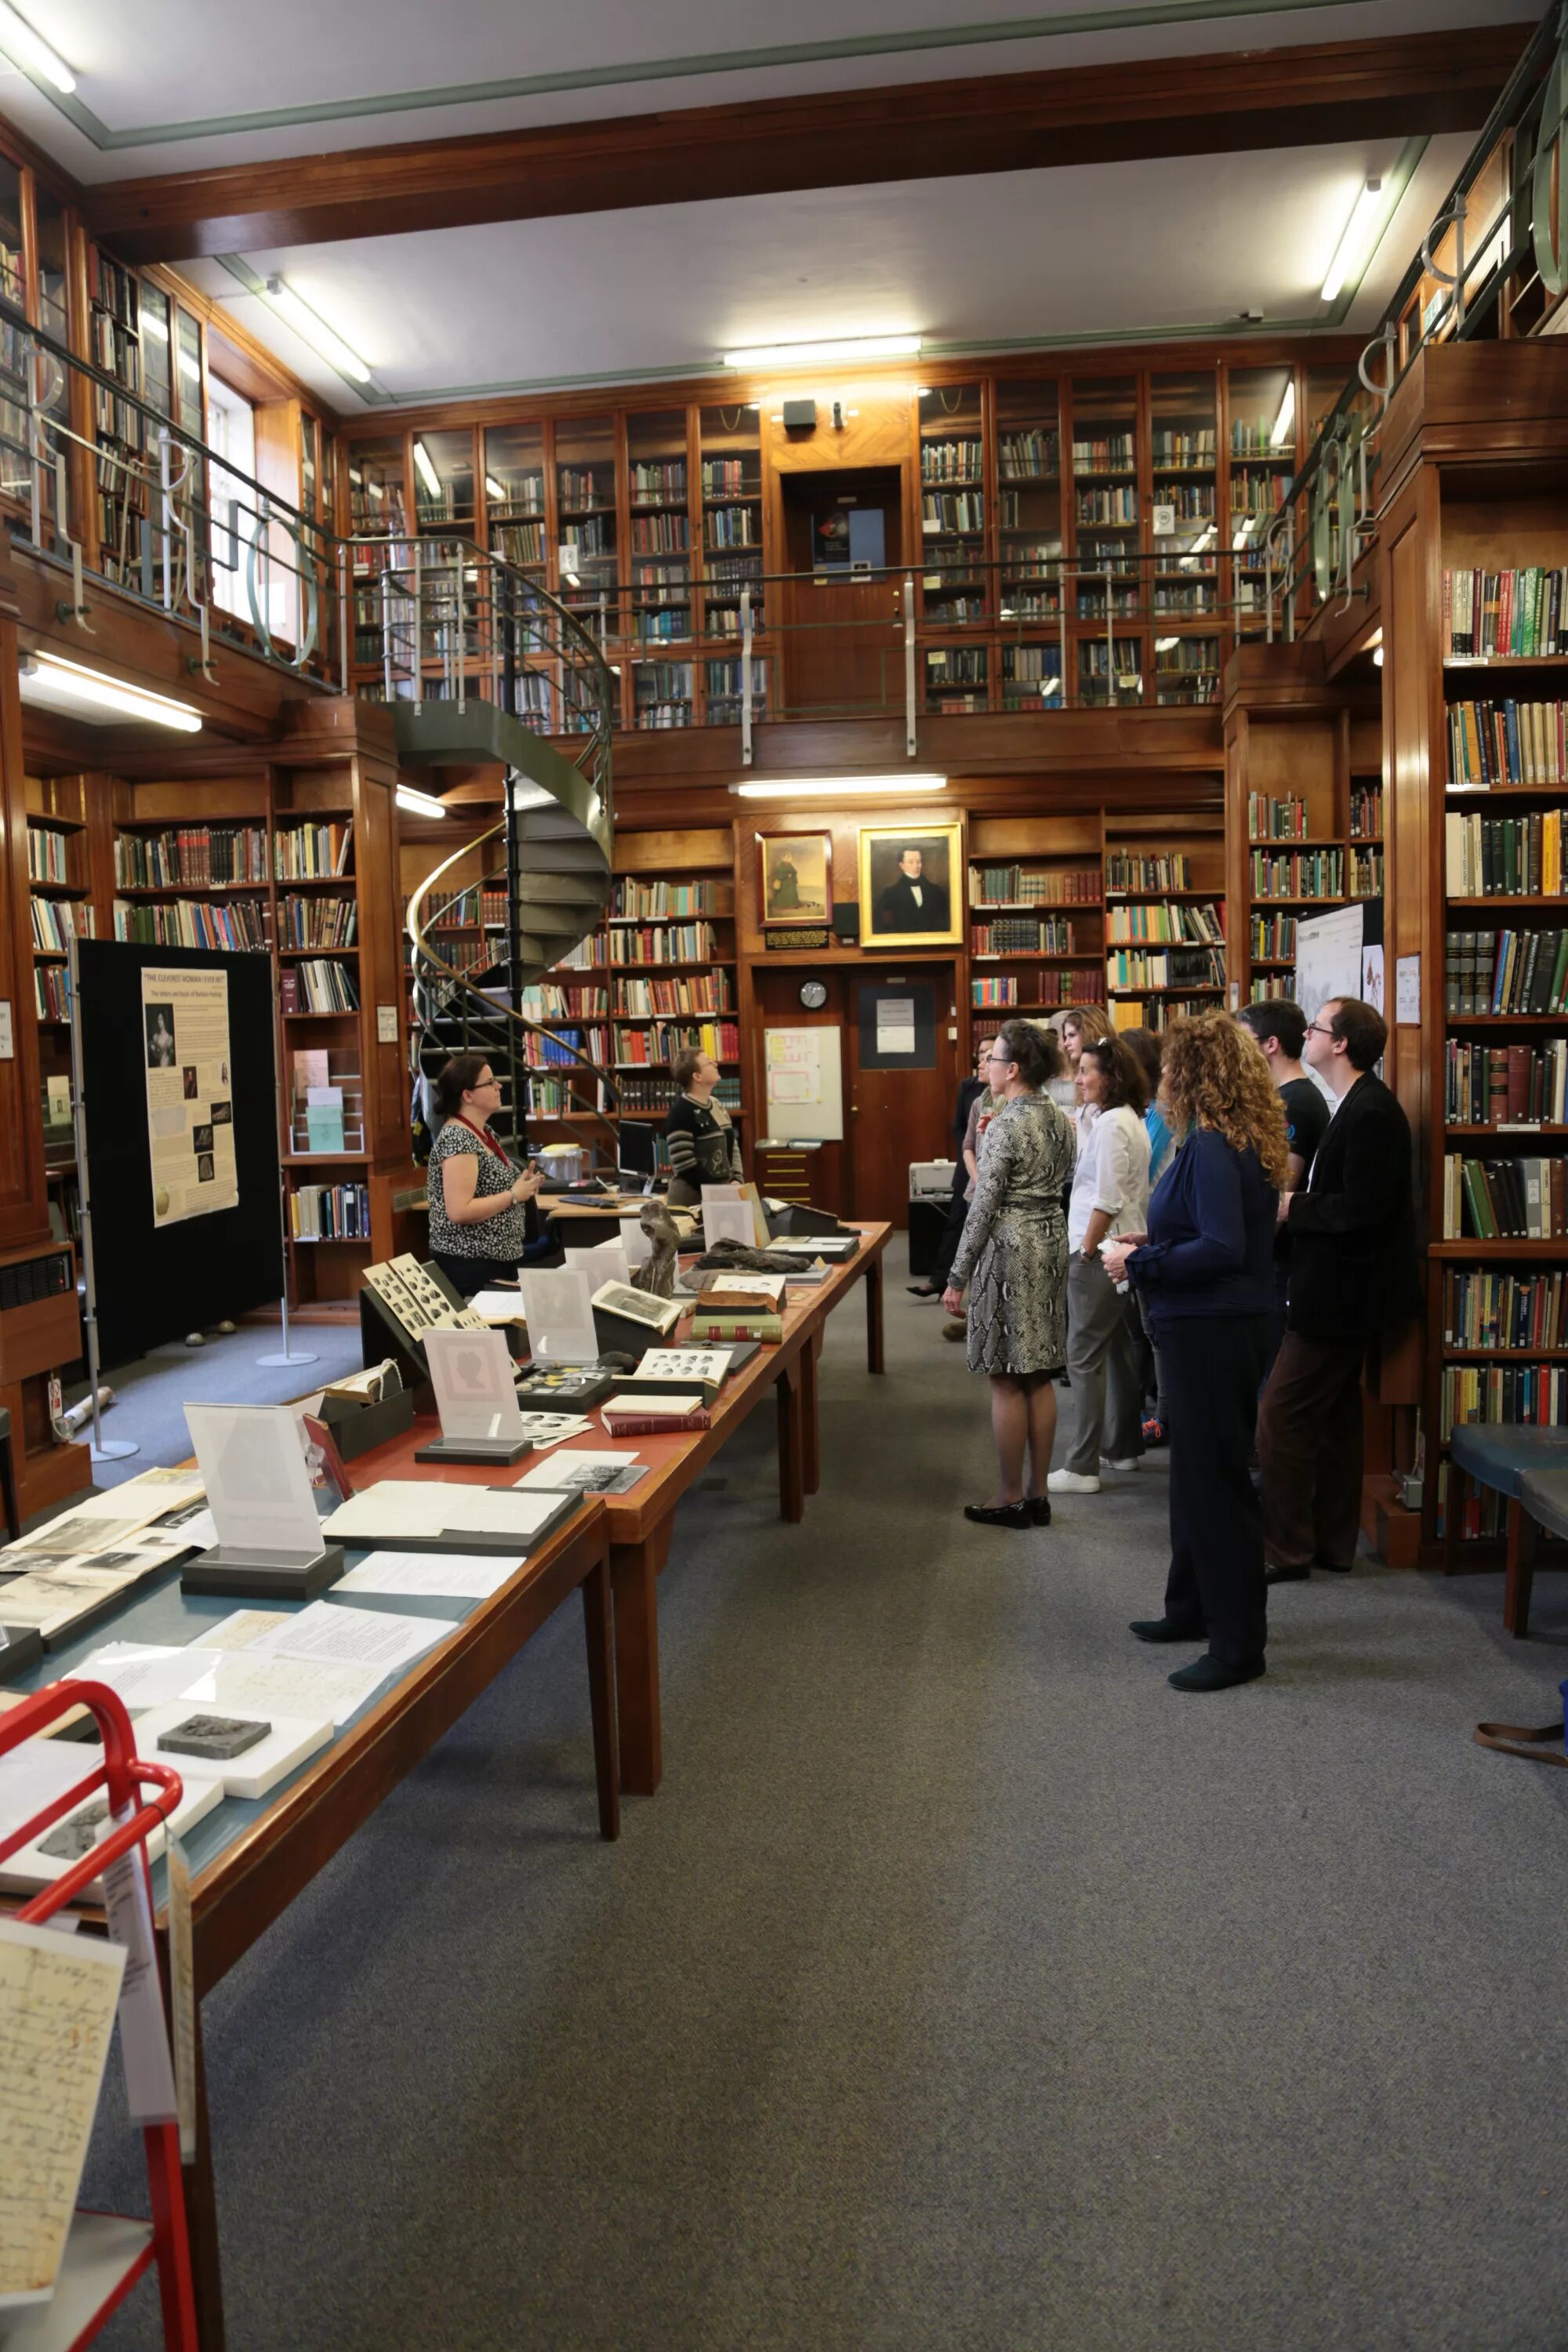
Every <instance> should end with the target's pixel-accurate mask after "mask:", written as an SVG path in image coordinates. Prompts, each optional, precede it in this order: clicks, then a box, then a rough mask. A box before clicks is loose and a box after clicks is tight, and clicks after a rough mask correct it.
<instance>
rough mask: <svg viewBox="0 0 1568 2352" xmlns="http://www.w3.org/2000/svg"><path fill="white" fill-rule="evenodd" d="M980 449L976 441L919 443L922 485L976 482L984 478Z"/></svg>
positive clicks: (981, 449) (981, 448) (982, 454)
mask: <svg viewBox="0 0 1568 2352" xmlns="http://www.w3.org/2000/svg"><path fill="white" fill-rule="evenodd" d="M984 472H985V465H984V450H983V446H982V445H981V443H980V442H978V441H922V442H921V481H922V482H978V481H982V480H984Z"/></svg>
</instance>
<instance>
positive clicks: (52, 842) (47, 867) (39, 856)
mask: <svg viewBox="0 0 1568 2352" xmlns="http://www.w3.org/2000/svg"><path fill="white" fill-rule="evenodd" d="M67 838H68V837H67V835H65V834H63V833H50V832H47V831H46V830H45V828H44V827H43V826H42V825H37V824H30V825H29V826H28V827H27V874H28V877H29V879H30V880H32V881H34V882H68V881H69V880H70V874H69V871H68V867H67V865H66V847H67Z"/></svg>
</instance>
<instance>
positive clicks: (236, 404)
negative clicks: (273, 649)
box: [207, 369, 299, 647]
mask: <svg viewBox="0 0 1568 2352" xmlns="http://www.w3.org/2000/svg"><path fill="white" fill-rule="evenodd" d="M207 446H209V448H211V449H212V450H213V451H214V453H215V456H216V459H217V463H216V464H215V466H214V467H213V484H212V519H213V529H212V547H213V572H212V578H213V602H214V603H215V604H217V605H218V606H219V607H220V608H221V609H222V610H223V611H224V612H226V613H232V614H234V615H235V617H236V619H237V620H241V621H248V622H250V623H252V624H253V625H254V623H255V619H256V615H257V613H258V612H259V613H260V614H262V615H263V616H264V618H265V620H266V622H267V626H268V630H269V632H270V633H271V635H272V636H273V637H274V638H275V639H276V640H277V641H278V643H279V645H280V646H290V647H291V646H293V644H294V641H295V633H296V629H297V625H298V624H297V618H296V616H297V614H298V612H299V580H298V569H297V567H298V564H299V557H298V556H297V555H296V553H295V551H294V545H293V541H292V540H291V539H290V537H289V533H288V531H287V530H284V529H283V528H282V527H281V525H280V524H276V523H275V524H274V525H273V527H272V530H271V532H270V534H268V533H267V532H265V531H264V530H262V527H261V515H260V508H259V499H260V495H261V494H260V492H259V491H258V490H257V489H255V488H253V487H252V484H253V483H254V482H255V480H256V411H255V409H254V408H253V406H252V405H251V404H250V402H249V401H248V400H247V399H246V397H245V395H244V394H243V393H239V392H237V391H236V390H235V388H234V386H233V385H232V384H231V383H225V382H224V381H223V378H222V377H221V376H217V375H214V374H213V373H212V372H211V370H210V369H209V371H208V373H207ZM252 578H254V582H255V593H256V601H255V604H254V606H253V605H252V603H251V583H252Z"/></svg>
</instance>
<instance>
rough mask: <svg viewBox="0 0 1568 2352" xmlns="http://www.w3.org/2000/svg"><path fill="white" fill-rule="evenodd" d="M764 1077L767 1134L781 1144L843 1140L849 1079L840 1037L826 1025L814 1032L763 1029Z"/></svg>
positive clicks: (838, 1141) (836, 1141) (839, 1141)
mask: <svg viewBox="0 0 1568 2352" xmlns="http://www.w3.org/2000/svg"><path fill="white" fill-rule="evenodd" d="M763 1080H764V1084H765V1086H766V1089H767V1104H766V1108H765V1110H764V1113H763V1117H764V1118H765V1120H766V1125H767V1132H768V1134H769V1135H770V1136H772V1137H773V1139H774V1140H775V1141H776V1142H779V1143H793V1142H795V1141H796V1140H797V1139H801V1138H803V1137H804V1138H805V1139H807V1140H808V1141H814V1142H820V1143H842V1141H843V1140H844V1075H843V1068H842V1065H841V1063H840V1059H839V1034H838V1031H837V1029H834V1028H831V1027H829V1026H828V1025H826V1024H822V1025H821V1026H817V1027H813V1028H810V1029H764V1030H763Z"/></svg>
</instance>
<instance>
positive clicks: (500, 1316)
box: [468, 1290, 526, 1323]
mask: <svg viewBox="0 0 1568 2352" xmlns="http://www.w3.org/2000/svg"><path fill="white" fill-rule="evenodd" d="M468 1305H469V1306H470V1307H472V1309H473V1311H474V1313H475V1314H476V1315H482V1316H483V1318H484V1319H485V1321H486V1322H487V1323H521V1322H523V1321H525V1320H526V1318H525V1317H524V1315H523V1311H522V1293H521V1291H520V1290H477V1291H476V1292H475V1293H474V1296H473V1297H472V1298H470V1299H469V1301H468Z"/></svg>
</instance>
